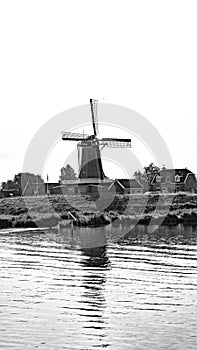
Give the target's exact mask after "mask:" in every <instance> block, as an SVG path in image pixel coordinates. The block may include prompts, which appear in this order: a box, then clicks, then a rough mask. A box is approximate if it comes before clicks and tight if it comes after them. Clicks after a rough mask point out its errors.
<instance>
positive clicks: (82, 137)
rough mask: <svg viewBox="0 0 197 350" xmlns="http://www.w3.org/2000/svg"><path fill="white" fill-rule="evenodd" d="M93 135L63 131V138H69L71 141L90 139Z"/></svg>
mask: <svg viewBox="0 0 197 350" xmlns="http://www.w3.org/2000/svg"><path fill="white" fill-rule="evenodd" d="M90 138H91V136H90V135H87V134H78V133H74V132H64V131H63V132H62V140H69V141H82V140H88V139H90Z"/></svg>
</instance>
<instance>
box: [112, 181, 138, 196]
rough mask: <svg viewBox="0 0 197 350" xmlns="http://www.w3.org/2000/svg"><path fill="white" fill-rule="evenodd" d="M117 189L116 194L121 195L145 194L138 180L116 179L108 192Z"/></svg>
mask: <svg viewBox="0 0 197 350" xmlns="http://www.w3.org/2000/svg"><path fill="white" fill-rule="evenodd" d="M113 186H114V187H115V191H116V193H120V194H126V193H128V194H129V193H130V194H137V193H143V186H142V185H141V184H140V183H139V182H138V181H137V180H136V179H115V180H114V181H113V182H112V183H111V185H110V186H109V187H108V190H110V189H112V188H114V187H113Z"/></svg>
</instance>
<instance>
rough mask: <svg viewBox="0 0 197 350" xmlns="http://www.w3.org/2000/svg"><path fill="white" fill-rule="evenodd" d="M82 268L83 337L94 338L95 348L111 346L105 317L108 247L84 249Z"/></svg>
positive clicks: (92, 341) (93, 344)
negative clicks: (107, 340)
mask: <svg viewBox="0 0 197 350" xmlns="http://www.w3.org/2000/svg"><path fill="white" fill-rule="evenodd" d="M82 252H83V255H82V259H81V262H80V263H81V266H82V268H83V271H84V273H83V275H82V279H81V290H82V291H83V292H82V294H81V298H80V301H79V303H80V305H81V314H80V316H81V322H82V329H83V331H82V333H83V335H86V334H88V336H89V337H90V336H91V338H92V340H91V343H92V346H93V347H95V348H99V345H98V344H99V343H100V347H102V348H103V347H105V348H107V347H108V346H109V344H108V343H106V342H105V340H104V339H105V338H106V337H107V327H108V324H107V318H106V317H105V316H104V311H105V309H106V300H105V283H106V273H107V270H108V269H109V265H110V264H109V259H108V256H107V248H106V246H103V247H101V246H99V247H96V248H82Z"/></svg>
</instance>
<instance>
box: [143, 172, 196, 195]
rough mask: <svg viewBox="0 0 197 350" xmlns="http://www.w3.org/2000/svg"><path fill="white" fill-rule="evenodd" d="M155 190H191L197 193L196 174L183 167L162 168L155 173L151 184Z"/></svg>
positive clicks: (165, 191) (151, 188)
mask: <svg viewBox="0 0 197 350" xmlns="http://www.w3.org/2000/svg"><path fill="white" fill-rule="evenodd" d="M150 190H151V191H153V192H156V191H158V192H164V193H172V192H180V191H183V192H191V193H197V180H196V177H195V174H194V173H193V172H192V171H190V170H188V169H187V168H183V169H162V170H161V171H160V172H159V174H157V175H155V176H154V178H153V180H152V183H151V185H150Z"/></svg>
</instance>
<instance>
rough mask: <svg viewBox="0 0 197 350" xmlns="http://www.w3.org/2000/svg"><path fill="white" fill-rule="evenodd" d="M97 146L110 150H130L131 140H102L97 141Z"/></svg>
mask: <svg viewBox="0 0 197 350" xmlns="http://www.w3.org/2000/svg"><path fill="white" fill-rule="evenodd" d="M99 145H101V146H107V147H112V148H131V139H119V138H109V137H108V138H103V139H100V140H99Z"/></svg>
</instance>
